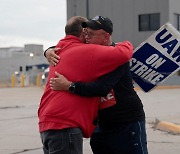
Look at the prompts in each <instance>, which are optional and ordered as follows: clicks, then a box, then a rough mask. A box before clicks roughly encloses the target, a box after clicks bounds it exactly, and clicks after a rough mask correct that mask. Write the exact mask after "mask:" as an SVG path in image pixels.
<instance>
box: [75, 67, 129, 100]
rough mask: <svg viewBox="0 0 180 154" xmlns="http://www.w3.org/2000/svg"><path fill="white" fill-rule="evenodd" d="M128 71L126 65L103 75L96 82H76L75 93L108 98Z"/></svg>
mask: <svg viewBox="0 0 180 154" xmlns="http://www.w3.org/2000/svg"><path fill="white" fill-rule="evenodd" d="M126 69H127V68H126V67H125V66H124V65H123V66H120V67H118V68H116V69H115V70H114V71H112V72H110V73H108V74H106V75H103V76H102V77H100V78H99V80H97V81H95V82H88V83H85V82H74V84H75V90H74V93H75V94H77V95H80V96H86V97H95V96H106V95H107V94H108V93H109V91H110V90H111V89H113V88H114V86H115V85H116V84H117V82H119V81H120V79H121V77H122V76H123V74H124V72H125V71H126Z"/></svg>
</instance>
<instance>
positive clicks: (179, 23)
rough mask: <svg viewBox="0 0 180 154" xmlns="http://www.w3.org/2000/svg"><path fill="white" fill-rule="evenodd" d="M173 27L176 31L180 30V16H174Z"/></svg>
mask: <svg viewBox="0 0 180 154" xmlns="http://www.w3.org/2000/svg"><path fill="white" fill-rule="evenodd" d="M175 26H176V28H177V30H180V14H175Z"/></svg>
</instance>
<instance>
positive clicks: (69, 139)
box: [41, 128, 83, 154]
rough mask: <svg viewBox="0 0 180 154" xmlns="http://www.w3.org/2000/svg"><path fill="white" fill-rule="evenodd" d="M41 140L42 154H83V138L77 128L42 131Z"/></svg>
mask: <svg viewBox="0 0 180 154" xmlns="http://www.w3.org/2000/svg"><path fill="white" fill-rule="evenodd" d="M41 140H42V143H43V151H44V154H82V153H83V152H82V151H83V136H82V131H81V129H79V128H67V129H62V130H48V131H44V132H42V133H41Z"/></svg>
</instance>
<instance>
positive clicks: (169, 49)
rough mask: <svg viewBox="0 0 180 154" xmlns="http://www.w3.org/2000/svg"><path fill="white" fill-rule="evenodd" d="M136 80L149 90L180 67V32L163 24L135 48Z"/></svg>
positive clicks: (133, 71) (134, 71)
mask: <svg viewBox="0 0 180 154" xmlns="http://www.w3.org/2000/svg"><path fill="white" fill-rule="evenodd" d="M130 66H131V72H132V76H133V79H134V81H135V82H136V83H137V84H138V85H139V86H140V87H141V88H142V89H143V90H144V91H145V92H148V91H150V90H152V89H153V88H154V87H156V86H157V85H158V84H159V83H160V82H163V81H164V80H165V79H167V78H168V77H169V76H171V75H172V74H174V73H175V72H177V71H178V70H179V69H180V33H179V32H178V31H177V30H176V29H175V28H174V27H173V26H172V25H171V24H170V23H167V24H165V25H163V26H162V27H161V28H160V29H159V30H158V31H156V32H155V33H154V34H153V35H151V36H150V37H149V38H148V39H147V40H146V41H145V42H143V43H142V44H141V45H140V46H139V47H137V48H136V49H135V53H134V55H133V58H132V59H131V60H130Z"/></svg>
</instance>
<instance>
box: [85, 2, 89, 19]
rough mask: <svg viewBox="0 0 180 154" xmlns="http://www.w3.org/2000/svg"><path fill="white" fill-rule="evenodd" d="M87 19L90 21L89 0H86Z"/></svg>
mask: <svg viewBox="0 0 180 154" xmlns="http://www.w3.org/2000/svg"><path fill="white" fill-rule="evenodd" d="M86 17H87V19H89V0H86Z"/></svg>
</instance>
